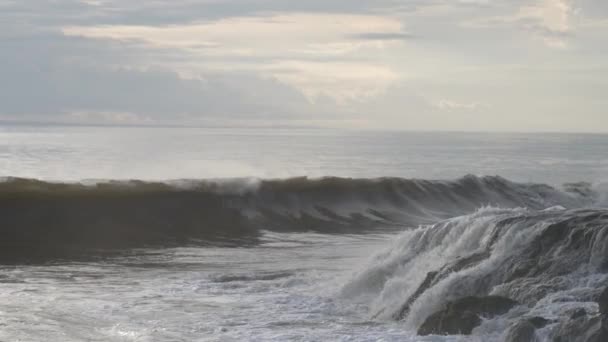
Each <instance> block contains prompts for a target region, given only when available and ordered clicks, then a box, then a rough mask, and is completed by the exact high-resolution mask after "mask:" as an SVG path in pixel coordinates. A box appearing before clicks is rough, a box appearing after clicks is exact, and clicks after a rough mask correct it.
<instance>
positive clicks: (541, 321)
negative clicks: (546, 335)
mask: <svg viewBox="0 0 608 342" xmlns="http://www.w3.org/2000/svg"><path fill="white" fill-rule="evenodd" d="M527 321H528V322H530V324H532V325H533V326H534V327H535V328H536V329H540V328H544V327H545V326H546V325H547V324H549V323H550V322H551V321H549V320H548V319H546V318H543V317H540V316H535V317H532V318H528V320H527Z"/></svg>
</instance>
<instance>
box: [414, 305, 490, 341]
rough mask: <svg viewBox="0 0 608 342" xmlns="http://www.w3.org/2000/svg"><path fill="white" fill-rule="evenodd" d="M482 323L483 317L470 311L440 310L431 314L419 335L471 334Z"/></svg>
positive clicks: (419, 330)
mask: <svg viewBox="0 0 608 342" xmlns="http://www.w3.org/2000/svg"><path fill="white" fill-rule="evenodd" d="M480 324H481V317H479V315H477V314H475V313H472V312H470V311H464V312H457V311H449V310H448V311H440V312H436V313H434V314H432V315H430V316H429V317H428V318H427V319H426V320H425V321H424V323H423V324H422V325H421V326H420V328H419V329H418V335H422V336H425V335H470V334H471V332H472V331H473V329H475V327H477V326H478V325H480Z"/></svg>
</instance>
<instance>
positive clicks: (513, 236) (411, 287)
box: [342, 207, 608, 342]
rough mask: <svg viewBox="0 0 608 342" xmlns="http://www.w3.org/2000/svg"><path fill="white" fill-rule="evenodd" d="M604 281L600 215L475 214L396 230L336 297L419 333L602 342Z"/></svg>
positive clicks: (606, 218) (605, 231)
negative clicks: (389, 243) (385, 246)
mask: <svg viewBox="0 0 608 342" xmlns="http://www.w3.org/2000/svg"><path fill="white" fill-rule="evenodd" d="M607 285H608V209H601V208H598V209H591V208H587V209H565V208H563V207H554V208H549V209H547V210H533V209H523V208H515V209H499V208H482V209H480V210H478V211H476V212H475V213H473V214H470V215H465V216H461V217H456V218H452V219H448V220H445V221H442V222H439V223H437V224H434V225H429V226H423V227H420V228H418V229H415V230H410V231H406V232H404V233H402V235H401V236H400V238H399V239H398V240H397V241H396V242H395V243H394V245H393V246H392V247H391V248H389V249H388V250H386V251H385V252H383V253H381V254H379V255H377V256H376V257H375V258H373V260H372V261H371V262H370V264H369V265H367V266H366V267H364V268H363V270H362V271H361V272H359V273H358V274H357V275H356V276H355V277H354V278H353V279H352V280H351V281H350V282H348V283H347V285H346V286H345V287H344V288H343V291H342V295H343V296H344V297H346V298H351V299H353V298H355V299H358V300H361V301H364V302H368V304H369V307H370V308H371V312H370V316H372V317H374V318H376V319H385V320H401V321H403V322H404V324H406V325H407V326H408V327H409V328H411V329H412V330H414V331H418V333H419V334H422V335H428V334H437V335H444V334H449V335H451V334H473V335H476V336H478V337H479V338H480V340H483V341H519V342H526V341H540V340H542V341H605V339H604V338H607V337H608V335H601V334H602V333H603V334H605V333H606V328H607V327H608V324H607V322H608V320H606V316H607V315H608V312H606V309H602V305H606V303H605V301H606V300H607V299H608V298H605V297H604V299H601V297H602V296H601V293H602V291H603V290H604V289H605V288H606V286H607ZM607 293H608V292H607ZM602 300H603V301H604V302H602ZM598 303H599V304H598ZM602 303H604V304H602ZM602 311H603V312H602Z"/></svg>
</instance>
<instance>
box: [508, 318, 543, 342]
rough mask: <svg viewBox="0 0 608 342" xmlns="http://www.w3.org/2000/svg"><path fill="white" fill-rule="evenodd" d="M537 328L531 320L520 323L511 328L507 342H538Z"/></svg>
mask: <svg viewBox="0 0 608 342" xmlns="http://www.w3.org/2000/svg"><path fill="white" fill-rule="evenodd" d="M536 341H538V337H537V336H536V327H535V326H534V325H533V324H532V323H530V320H522V321H519V322H517V323H515V324H513V325H511V326H510V327H509V330H507V333H506V335H505V342H536Z"/></svg>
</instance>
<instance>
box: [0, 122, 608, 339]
mask: <svg viewBox="0 0 608 342" xmlns="http://www.w3.org/2000/svg"><path fill="white" fill-rule="evenodd" d="M0 177H1V180H0V217H1V219H0V341H6V342H9V341H65V342H68V341H406V342H408V341H512V340H509V338H510V337H509V336H512V334H513V328H512V327H513V326H515V325H516V324H518V322H520V321H521V320H522V319H524V318H526V317H529V318H532V317H542V318H543V319H544V320H545V323H544V324H543V325H542V326H537V327H535V330H534V337H535V338H536V339H537V340H538V341H552V340H554V339H555V338H556V336H565V335H564V334H565V333H564V331H566V330H567V329H565V328H564V327H566V326H567V324H572V323H571V322H570V321H571V320H572V319H573V317H574V316H573V312H579V313H580V310H584V313H585V317H589V318H588V320H589V322H591V321H592V320H593V319H594V317H597V316H598V315H599V307H598V304H597V298H598V296H599V294H600V293H601V292H602V291H603V289H604V288H605V286H606V285H608V196H607V194H608V135H602V134H574V133H471V132H407V131H402V132H401V131H400V132H395V131H391V132H384V131H357V130H336V129H296V128H178V127H101V126H98V127H84V126H44V125H4V126H2V125H0ZM468 296H501V297H506V298H509V299H511V300H513V301H515V302H516V303H517V304H516V305H514V306H513V307H512V308H510V310H509V311H508V312H506V313H500V314H497V315H482V316H483V317H482V319H481V322H480V323H479V324H478V325H477V326H476V327H474V329H473V330H472V331H471V332H469V333H466V334H452V335H448V334H442V333H432V334H424V333H421V331H420V328H421V327H422V326H423V325H425V323H426V320H427V319H428V318H429V317H430V316H431V315H432V314H433V313H435V312H438V311H440V310H442V309H443V308H445V307H446V305H448V303H450V302H453V301H456V300H458V299H460V298H464V297H468ZM577 310H578V311H577ZM579 316H580V315H579ZM577 317H578V316H577ZM584 324H586V323H581V326H583V325H584ZM581 329H582V328H581ZM571 331H575V329H574V328H572V329H571ZM565 340H568V339H567V338H566V339H565ZM573 341H574V340H573Z"/></svg>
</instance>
